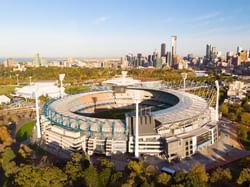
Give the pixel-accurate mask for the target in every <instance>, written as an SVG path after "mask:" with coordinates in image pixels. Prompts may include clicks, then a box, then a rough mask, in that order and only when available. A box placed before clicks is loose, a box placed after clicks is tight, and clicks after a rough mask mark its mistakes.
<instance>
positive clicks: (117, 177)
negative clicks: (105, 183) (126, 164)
mask: <svg viewBox="0 0 250 187" xmlns="http://www.w3.org/2000/svg"><path fill="white" fill-rule="evenodd" d="M122 177H123V173H122V172H115V173H113V174H112V176H111V179H110V186H113V187H116V186H121V185H120V184H122Z"/></svg>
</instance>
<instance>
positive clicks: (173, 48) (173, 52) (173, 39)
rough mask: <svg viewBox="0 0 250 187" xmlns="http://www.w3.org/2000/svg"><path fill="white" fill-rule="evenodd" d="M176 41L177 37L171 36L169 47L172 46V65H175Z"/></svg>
mask: <svg viewBox="0 0 250 187" xmlns="http://www.w3.org/2000/svg"><path fill="white" fill-rule="evenodd" d="M176 40H177V36H171V45H172V65H173V64H175V63H176V62H175V57H176Z"/></svg>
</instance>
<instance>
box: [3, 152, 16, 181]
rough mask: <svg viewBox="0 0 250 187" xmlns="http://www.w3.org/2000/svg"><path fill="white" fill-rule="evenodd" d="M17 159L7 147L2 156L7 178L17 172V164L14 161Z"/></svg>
mask: <svg viewBox="0 0 250 187" xmlns="http://www.w3.org/2000/svg"><path fill="white" fill-rule="evenodd" d="M15 157H16V155H15V153H14V152H13V151H12V149H11V148H10V147H7V148H6V149H5V150H4V152H3V154H2V156H1V165H2V168H3V170H4V174H5V176H6V177H9V176H10V175H13V174H15V173H16V172H17V166H16V163H15V162H14V161H13V160H14V158H15Z"/></svg>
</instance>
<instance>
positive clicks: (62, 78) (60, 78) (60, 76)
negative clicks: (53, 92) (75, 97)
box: [59, 74, 65, 98]
mask: <svg viewBox="0 0 250 187" xmlns="http://www.w3.org/2000/svg"><path fill="white" fill-rule="evenodd" d="M64 77H65V74H59V80H60V97H61V98H63V80H64Z"/></svg>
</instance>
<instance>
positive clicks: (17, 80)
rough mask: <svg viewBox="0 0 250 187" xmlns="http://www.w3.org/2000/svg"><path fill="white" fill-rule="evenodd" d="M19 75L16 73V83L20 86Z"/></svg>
mask: <svg viewBox="0 0 250 187" xmlns="http://www.w3.org/2000/svg"><path fill="white" fill-rule="evenodd" d="M18 77H19V74H16V84H17V86H19V79H18Z"/></svg>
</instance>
